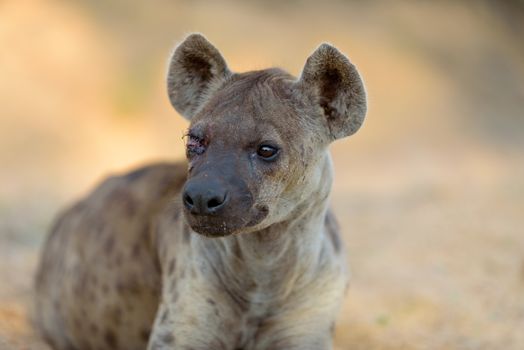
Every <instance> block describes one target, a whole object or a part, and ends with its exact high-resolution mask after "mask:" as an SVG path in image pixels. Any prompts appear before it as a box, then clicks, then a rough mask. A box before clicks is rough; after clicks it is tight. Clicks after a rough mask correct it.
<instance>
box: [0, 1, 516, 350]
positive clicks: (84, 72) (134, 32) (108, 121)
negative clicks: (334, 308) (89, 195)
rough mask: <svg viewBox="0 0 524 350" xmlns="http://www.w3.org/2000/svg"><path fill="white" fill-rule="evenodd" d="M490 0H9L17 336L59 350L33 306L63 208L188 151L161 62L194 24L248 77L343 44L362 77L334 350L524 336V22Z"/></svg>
mask: <svg viewBox="0 0 524 350" xmlns="http://www.w3.org/2000/svg"><path fill="white" fill-rule="evenodd" d="M475 3H477V2H475ZM487 3H493V4H494V5H492V6H493V7H483V6H481V5H478V6H477V5H475V6H473V5H472V2H467V1H441V2H413V1H406V2H404V1H399V2H391V1H380V0H376V1H369V2H363V1H322V2H314V1H308V0H296V1H293V2H289V3H288V2H278V1H255V0H253V1H242V2H241V1H229V0H228V1H223V2H217V1H209V0H199V1H176V0H157V1H154V2H146V1H141V0H118V1H117V0H114V1H110V2H108V1H103V0H89V1H87V0H74V1H63V0H24V1H14V0H13V1H3V2H2V1H0V46H1V47H2V48H3V51H2V53H1V54H0V76H1V77H2V79H0V164H1V165H2V171H0V184H1V185H0V349H2V350H3V349H46V348H45V346H44V345H43V344H42V343H41V342H40V341H39V340H38V338H37V337H36V336H35V334H34V332H33V331H32V329H31V326H30V323H29V321H28V314H29V309H30V304H31V300H32V295H31V293H32V289H31V285H32V279H33V273H34V270H35V266H36V264H37V260H38V254H39V249H40V246H41V244H42V241H43V239H44V237H45V233H46V231H47V229H48V227H49V225H50V223H51V221H52V219H53V216H54V215H55V214H56V212H57V211H58V210H60V208H63V207H64V206H66V205H68V204H69V203H71V202H72V201H74V200H75V198H79V197H80V196H82V195H83V194H85V193H86V192H88V191H89V189H90V188H92V186H93V185H94V184H95V183H97V182H98V181H99V180H100V179H101V178H102V177H103V176H105V175H107V174H108V173H110V172H116V171H122V170H125V169H128V168H130V167H132V166H133V165H134V164H137V163H144V162H149V161H153V160H158V159H174V158H177V157H181V156H182V149H183V142H182V140H181V136H182V134H183V132H184V129H185V127H186V126H187V124H185V123H184V122H182V121H181V119H180V118H179V117H178V116H177V115H176V114H175V113H174V112H173V111H172V109H171V108H170V106H169V103H168V101H167V98H166V96H165V91H164V74H165V72H164V70H163V68H164V65H165V59H166V57H167V55H168V53H169V50H170V48H171V47H172V45H173V41H174V40H178V39H180V38H182V37H183V36H184V35H185V34H186V33H188V32H190V31H194V30H197V31H201V32H203V33H205V34H206V35H208V37H209V38H210V40H211V41H213V42H214V43H215V44H216V45H217V46H218V47H219V48H220V49H221V50H222V52H223V53H224V55H225V57H226V59H227V60H228V62H229V63H230V66H231V68H232V69H233V70H236V71H245V70H250V69H258V68H263V67H267V66H272V65H279V66H282V67H284V68H286V69H289V70H290V71H291V72H292V73H293V74H298V73H299V72H300V69H301V67H302V65H303V64H304V61H305V58H306V57H307V55H308V54H309V53H310V52H311V51H312V50H313V49H314V48H315V47H316V45H318V44H319V43H320V42H321V41H330V42H332V43H334V44H335V45H336V46H337V47H339V48H340V49H341V50H342V51H343V52H345V53H347V54H348V55H349V56H350V58H351V59H352V60H353V62H355V63H356V65H357V67H358V68H359V69H360V71H361V73H362V75H363V76H364V80H365V81H366V84H367V91H368V95H369V105H370V109H369V113H368V119H367V121H366V123H365V125H364V128H363V129H362V130H361V131H359V133H358V134H357V135H355V136H354V137H352V138H351V139H349V140H344V141H341V142H339V143H337V144H335V145H333V147H332V151H333V156H334V164H335V170H336V179H335V184H334V188H333V193H332V202H333V207H334V209H335V211H336V213H337V214H338V217H339V219H340V223H341V226H342V229H343V234H344V240H345V243H346V246H347V248H348V251H349V264H350V269H351V271H352V276H353V277H352V283H351V288H350V290H349V293H348V295H347V299H346V302H345V304H344V307H343V309H342V310H341V313H340V318H339V322H338V325H337V329H336V337H335V338H336V341H335V344H336V349H337V350H359V349H363V350H364V349H371V350H374V349H377V350H401V349H402V350H411V349H422V350H425V349H428V350H440V349H442V350H467V349H475V350H477V349H485V350H502V349H503V350H521V349H524V118H523V114H522V113H523V112H522V111H523V110H524V106H523V101H524V48H523V47H522V35H521V32H518V31H517V29H518V28H519V26H521V27H522V23H524V21H522V17H518V16H519V12H518V11H516V10H515V9H513V8H511V7H510V6H509V5H507V6H508V7H504V6H502V5H501V4H513V3H517V1H505V2H478V4H487ZM268 4H270V5H268ZM393 4H394V5H393ZM496 4H499V5H501V8H499V7H497V6H498V5H496ZM505 6H506V5H505ZM520 14H522V12H520ZM500 16H506V17H500ZM290 46H291V47H292V49H290Z"/></svg>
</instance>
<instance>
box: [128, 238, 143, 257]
mask: <svg viewBox="0 0 524 350" xmlns="http://www.w3.org/2000/svg"><path fill="white" fill-rule="evenodd" d="M141 243H142V242H136V243H135V244H133V248H132V249H131V256H132V257H133V258H134V259H136V258H138V257H139V256H140V252H141V251H142V244H141Z"/></svg>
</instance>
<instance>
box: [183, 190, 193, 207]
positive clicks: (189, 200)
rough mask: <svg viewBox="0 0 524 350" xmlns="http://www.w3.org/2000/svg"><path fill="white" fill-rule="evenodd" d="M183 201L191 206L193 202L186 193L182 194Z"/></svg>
mask: <svg viewBox="0 0 524 350" xmlns="http://www.w3.org/2000/svg"><path fill="white" fill-rule="evenodd" d="M184 203H186V205H188V206H193V204H194V203H193V199H192V198H191V196H190V195H189V194H187V193H186V194H185V195H184Z"/></svg>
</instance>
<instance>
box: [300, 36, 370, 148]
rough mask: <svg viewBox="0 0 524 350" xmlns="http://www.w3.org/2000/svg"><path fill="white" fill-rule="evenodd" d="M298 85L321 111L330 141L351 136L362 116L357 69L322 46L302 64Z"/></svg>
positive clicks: (363, 101)
mask: <svg viewBox="0 0 524 350" xmlns="http://www.w3.org/2000/svg"><path fill="white" fill-rule="evenodd" d="M298 86H299V88H300V89H301V90H303V91H304V92H306V94H307V95H309V96H312V97H313V101H314V103H315V104H316V105H317V106H318V107H319V109H320V110H321V111H322V114H323V116H324V118H326V123H327V126H328V128H329V133H330V135H331V138H332V139H333V140H334V139H339V138H342V137H345V136H349V135H352V134H354V133H355V132H356V131H357V130H358V129H359V128H360V126H361V125H362V123H363V121H364V117H365V115H366V109H367V106H366V91H365V89H364V84H363V83H362V80H361V79H360V75H359V74H358V72H357V69H356V68H355V66H354V65H353V64H351V62H349V60H348V58H347V57H346V56H344V55H343V54H342V53H340V51H338V50H337V49H336V48H335V47H333V46H331V45H329V44H322V45H320V46H319V47H318V49H316V50H315V52H313V54H312V55H311V56H309V58H308V59H307V61H306V64H305V66H304V69H303V70H302V74H301V76H300V79H299V81H298Z"/></svg>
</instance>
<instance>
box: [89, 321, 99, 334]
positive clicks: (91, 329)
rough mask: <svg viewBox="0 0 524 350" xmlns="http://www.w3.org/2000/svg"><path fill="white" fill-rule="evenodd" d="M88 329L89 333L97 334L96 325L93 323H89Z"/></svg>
mask: <svg viewBox="0 0 524 350" xmlns="http://www.w3.org/2000/svg"><path fill="white" fill-rule="evenodd" d="M89 331H90V332H91V333H94V334H97V333H98V326H97V325H96V324H94V323H90V324H89Z"/></svg>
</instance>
